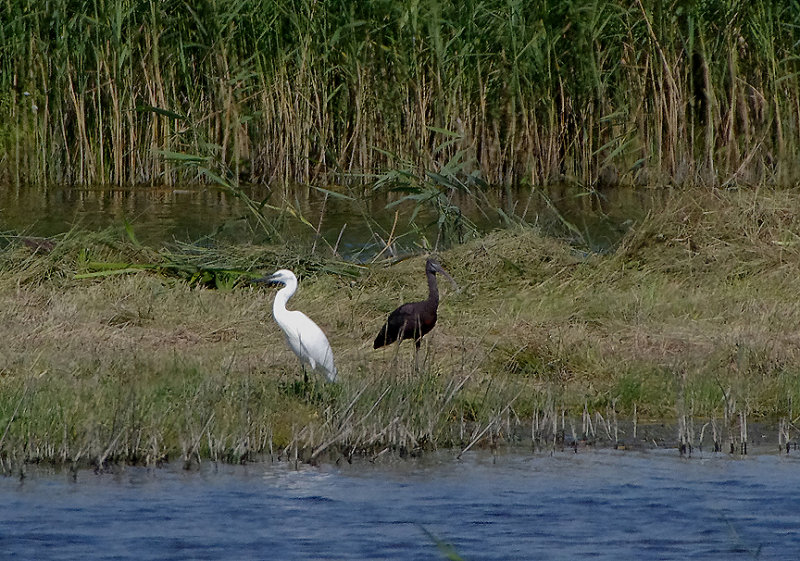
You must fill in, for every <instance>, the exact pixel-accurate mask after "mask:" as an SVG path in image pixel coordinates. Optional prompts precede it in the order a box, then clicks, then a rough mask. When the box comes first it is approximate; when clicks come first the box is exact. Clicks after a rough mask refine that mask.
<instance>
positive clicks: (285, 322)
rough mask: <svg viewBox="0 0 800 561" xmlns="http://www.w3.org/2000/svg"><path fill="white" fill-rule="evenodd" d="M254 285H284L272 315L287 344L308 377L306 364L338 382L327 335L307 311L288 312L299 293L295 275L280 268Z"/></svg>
mask: <svg viewBox="0 0 800 561" xmlns="http://www.w3.org/2000/svg"><path fill="white" fill-rule="evenodd" d="M253 282H264V283H268V284H283V285H284V287H283V288H281V289H280V290H279V291H278V293H277V294H276V295H275V300H274V301H273V303H272V315H273V317H274V318H275V322H276V323H277V324H278V326H280V328H281V329H282V330H283V333H284V334H285V335H286V343H287V344H288V345H289V348H290V349H292V351H294V354H296V355H297V358H299V359H300V363H301V364H302V365H303V373H304V374H305V365H306V364H308V365H309V366H310V367H311V370H314V371H317V372H319V373H321V374H323V375H324V376H325V378H327V380H328V381H329V382H336V377H337V374H338V372H337V370H336V365H335V364H334V362H333V350H331V345H330V343H328V338H327V337H326V336H325V333H324V332H323V331H322V329H320V328H319V326H318V325H317V324H316V323H314V322H313V321H312V320H311V319H310V318H309V317H308V316H307V315H305V314H304V313H303V312H301V311H298V310H287V309H286V303H287V302H288V301H289V298H291V297H292V296H294V293H295V292H296V291H297V277H296V276H295V274H294V273H293V272H291V271H289V270H288V269H280V270H279V271H275V272H274V273H273V274H272V275H270V276H269V277H263V278H259V279H254V280H253Z"/></svg>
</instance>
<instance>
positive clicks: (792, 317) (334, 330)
mask: <svg viewBox="0 0 800 561" xmlns="http://www.w3.org/2000/svg"><path fill="white" fill-rule="evenodd" d="M799 204H800V195H797V194H794V193H789V192H781V191H777V192H760V193H746V192H716V193H708V192H702V193H700V192H694V193H693V194H692V195H691V196H688V197H687V195H686V193H682V194H681V196H680V198H678V197H675V198H672V199H668V201H667V202H666V203H665V208H664V209H663V212H660V213H659V214H658V215H657V216H651V217H650V218H648V219H646V220H644V221H643V222H642V223H640V224H637V225H636V226H635V227H634V228H633V229H632V230H631V231H630V232H629V233H628V235H627V236H626V237H625V239H624V240H623V242H622V244H621V246H620V247H619V248H618V249H617V250H616V251H615V252H613V253H610V254H606V255H585V254H583V253H581V252H579V251H576V250H575V249H574V248H572V247H570V246H569V245H568V244H566V243H565V242H562V241H560V240H557V239H553V238H547V237H544V236H542V235H541V234H540V233H538V232H537V230H535V229H533V228H522V227H520V228H515V229H511V230H504V231H498V232H495V233H492V234H489V235H486V236H484V237H481V238H480V239H477V240H474V241H471V242H469V243H467V244H465V245H462V246H458V247H456V248H453V249H451V250H448V251H446V252H444V253H442V254H441V260H442V262H443V264H444V265H445V266H446V267H447V268H448V269H449V270H450V272H451V273H452V274H453V276H454V277H455V278H456V279H457V280H458V282H459V283H460V284H461V287H462V289H461V291H459V292H455V291H453V290H451V289H449V288H448V286H447V285H445V286H443V291H444V295H443V300H442V304H441V306H440V323H439V324H438V325H437V327H436V329H435V330H434V331H433V333H432V334H431V336H430V337H428V338H427V341H426V343H425V344H424V345H423V349H422V354H421V356H420V367H419V370H415V367H414V360H413V352H412V346H411V345H409V344H405V345H403V346H402V347H400V348H397V347H392V348H390V349H386V350H382V351H373V350H372V348H371V342H372V339H373V338H374V335H375V333H376V332H377V330H378V329H379V328H380V326H381V324H382V322H383V320H384V319H385V316H386V314H387V313H388V312H389V311H390V310H392V309H393V308H394V307H395V306H397V305H398V304H399V303H400V302H401V301H407V300H410V299H413V298H417V297H422V296H424V291H425V287H424V277H423V274H422V269H423V258H422V257H420V258H414V259H409V260H406V261H403V262H400V263H398V264H395V265H392V266H385V265H373V266H364V267H353V266H350V265H344V264H341V263H337V262H334V261H325V260H321V259H320V258H319V257H317V258H307V259H300V258H297V257H291V256H290V255H289V254H288V253H287V250H286V249H281V248H277V249H276V248H266V247H248V246H239V247H235V248H234V247H230V248H217V249H216V251H217V252H218V253H217V259H216V260H215V266H216V267H219V264H220V262H224V264H225V270H226V271H236V270H245V269H258V270H262V271H272V270H274V269H277V268H279V267H285V266H290V267H291V268H293V269H295V270H296V271H298V272H300V273H303V278H302V280H301V285H300V290H299V292H298V294H297V295H296V296H295V298H294V299H293V300H292V301H291V304H292V305H293V306H294V307H295V308H297V309H302V310H303V311H305V312H306V313H308V314H309V315H310V316H311V317H312V318H314V319H315V320H316V321H317V322H318V323H319V324H320V325H321V326H322V327H323V329H324V330H325V331H326V332H327V334H328V336H329V338H330V341H331V344H332V346H333V349H334V352H335V354H336V360H337V365H338V367H339V371H340V375H341V383H340V384H338V385H336V386H330V385H329V386H322V385H317V386H315V387H310V388H304V387H302V383H301V382H300V380H301V373H300V369H299V366H298V362H297V360H296V358H295V357H294V355H292V353H291V352H290V351H289V350H288V348H287V347H286V345H285V343H284V341H283V337H282V334H281V333H280V331H279V329H278V328H277V326H276V325H275V324H274V322H273V321H272V318H271V301H272V292H273V291H272V290H270V289H265V288H264V287H260V288H253V287H250V286H248V285H246V284H238V285H236V286H232V285H231V283H227V282H226V283H218V285H219V287H220V289H216V290H214V289H209V288H206V287H203V286H200V285H198V284H197V282H198V280H205V281H209V279H211V278H212V277H213V274H212V273H213V271H217V272H219V270H221V269H219V268H217V269H213V268H210V267H208V264H209V263H211V261H212V260H211V259H209V255H210V254H209V253H208V251H210V250H208V249H206V250H204V252H198V253H197V254H195V255H193V256H192V255H188V254H186V255H182V256H181V255H178V254H176V253H175V252H169V251H166V250H162V251H160V252H156V251H153V250H150V249H147V248H143V247H140V246H136V245H135V244H132V243H131V242H129V241H126V240H127V239H126V238H125V236H124V235H123V234H120V235H116V234H113V233H104V234H81V233H72V234H70V235H68V236H66V237H64V238H63V239H59V240H57V241H56V244H55V246H54V247H52V248H51V247H50V246H49V245H46V244H45V245H41V244H40V245H39V246H38V249H36V248H35V247H34V244H31V243H30V242H29V243H27V244H23V243H20V242H18V241H12V243H11V244H10V245H9V246H8V247H7V248H6V250H5V251H4V252H3V253H2V259H3V261H2V263H0V279H1V280H2V282H0V317H1V319H2V321H0V338H2V340H3V342H4V343H3V347H2V352H1V353H0V461H2V465H3V466H4V467H5V468H6V469H9V466H11V465H18V463H19V462H21V461H24V460H27V461H35V460H44V461H56V462H65V463H76V464H81V463H95V464H102V463H103V462H104V461H131V462H143V463H157V462H159V461H161V460H165V459H170V460H176V459H183V460H187V461H192V460H196V459H202V458H215V459H223V460H230V461H238V460H241V459H246V458H250V457H253V456H254V455H257V454H263V453H267V454H272V455H275V456H281V457H284V458H286V457H289V458H291V457H295V455H296V456H297V457H298V458H300V459H305V460H310V459H321V458H326V459H328V458H334V459H338V458H341V457H343V456H344V457H347V456H348V455H352V454H361V453H366V454H368V455H374V454H380V453H381V452H382V451H387V450H389V451H396V452H400V453H412V452H414V451H418V450H423V449H426V448H433V447H445V446H456V447H462V448H466V447H468V446H469V445H470V444H473V443H477V444H479V445H482V446H484V445H494V444H497V443H503V442H517V441H525V442H530V441H531V439H533V443H534V444H535V445H545V444H548V445H552V444H553V443H554V442H556V441H561V439H564V440H565V441H567V442H569V441H572V440H573V439H575V440H581V439H588V440H593V439H596V438H601V437H603V438H605V439H609V440H611V441H612V442H613V441H615V440H617V439H619V440H620V441H622V442H626V443H627V444H629V445H630V444H635V442H636V437H635V436H634V433H633V432H632V428H631V427H632V424H633V423H640V424H642V423H645V422H649V421H662V420H668V421H670V422H676V423H677V424H678V426H679V427H680V434H673V435H672V436H673V437H672V438H670V439H668V441H667V445H676V444H678V443H681V442H682V443H684V444H687V445H694V446H697V445H700V444H702V445H704V446H706V447H709V448H710V447H712V446H714V445H717V446H720V447H722V448H724V449H726V450H727V449H728V447H729V446H735V447H736V448H737V449H739V447H740V446H741V441H742V438H743V437H744V440H745V441H746V440H747V437H746V436H744V432H745V428H746V422H747V421H750V422H753V421H766V422H769V423H775V424H780V426H781V427H782V429H783V430H782V435H783V436H788V437H790V438H796V428H795V424H794V423H795V422H796V421H797V418H796V417H797V415H798V413H797V404H798V403H800V354H799V353H798V350H797V349H798V344H797V343H798V341H797V339H798V333H800V312H799V311H798V308H797V306H796V305H795V304H794V302H795V299H796V295H797V294H798V293H799V291H800V259H798V257H800V256H799V255H798V234H800V224H798V218H797V214H796V212H795V211H794V209H796V208H797V207H798V205H799ZM193 260H194V261H193ZM111 262H115V263H129V264H131V263H148V264H150V265H151V266H152V265H154V264H158V263H160V264H161V266H160V267H158V268H150V269H147V270H140V271H128V272H125V273H122V274H114V275H111V274H108V270H107V268H103V267H101V265H100V264H99V263H105V264H108V263H111ZM177 262H180V263H182V268H180V267H176V266H175V263H177ZM203 263H205V264H206V267H207V272H208V271H212V273H209V274H208V275H206V276H205V277H204V276H203V275H196V274H192V273H191V267H193V266H198V265H202V264H203ZM118 266H121V265H118ZM326 268H327V269H326ZM326 270H328V271H331V270H336V271H339V274H332V273H326V272H325V271H326ZM92 273H99V275H100V276H96V277H92V276H88V277H87V276H86V275H91V274H92ZM229 274H231V275H235V273H229ZM76 275H78V276H79V278H76ZM209 275H211V276H209ZM226 278H227V277H226ZM187 281H188V282H187ZM623 422H624V423H625V426H626V427H627V428H626V429H625V430H621V429H620V427H621V426H622V423H623ZM620 430H621V432H620ZM771 430H772V429H771ZM774 430H777V429H774Z"/></svg>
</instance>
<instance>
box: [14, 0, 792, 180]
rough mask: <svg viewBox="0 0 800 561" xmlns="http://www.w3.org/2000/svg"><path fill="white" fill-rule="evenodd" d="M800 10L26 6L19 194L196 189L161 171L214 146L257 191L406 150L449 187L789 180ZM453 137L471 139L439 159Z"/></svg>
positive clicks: (575, 1) (787, 5) (21, 27)
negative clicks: (468, 164)
mask: <svg viewBox="0 0 800 561" xmlns="http://www.w3.org/2000/svg"><path fill="white" fill-rule="evenodd" d="M798 13H800V6H798V3H797V0H791V1H788V2H781V3H769V2H728V1H722V0H720V1H703V2H687V1H685V0H671V1H669V2H653V1H652V0H646V1H643V2H641V3H639V2H634V3H631V2H626V1H623V0H594V1H592V2H585V1H582V0H570V1H564V2H546V1H544V0H529V1H519V0H517V1H512V2H500V1H498V0H481V1H472V2H444V3H442V2H438V1H436V0H421V1H419V2H413V3H397V2H391V1H388V0H381V1H377V2H362V3H352V2H342V1H334V2H313V1H309V0H296V1H292V2H285V1H282V0H235V1H230V2H223V1H220V0H207V1H203V2H199V3H196V4H192V5H191V6H189V5H187V3H185V2H183V1H181V0H91V1H90V0H54V1H51V2H47V3H44V4H43V3H42V2H39V1H37V0H21V1H19V2H12V1H10V0H6V2H5V3H4V4H3V9H2V10H0V117H1V119H0V123H2V125H0V159H2V160H3V161H5V162H7V163H8V165H6V166H4V169H5V170H7V171H6V172H5V174H6V177H4V178H3V179H15V180H18V181H28V182H40V183H45V182H78V183H84V184H88V183H118V184H135V183H141V182H145V183H152V182H176V181H186V180H197V179H199V178H198V176H197V175H192V174H188V173H187V172H186V170H183V169H180V168H177V167H175V166H174V165H173V164H172V163H170V162H164V161H163V160H162V159H160V158H159V157H158V154H157V153H158V151H177V150H176V148H178V149H179V150H180V151H184V152H187V153H193V154H206V153H207V152H208V149H209V147H213V150H214V152H215V157H217V158H219V159H220V160H221V161H223V162H224V163H225V164H226V166H227V167H229V168H230V169H231V170H232V171H233V174H234V175H235V177H236V178H237V179H241V180H243V181H264V182H266V181H271V180H274V179H280V180H299V181H305V182H308V181H310V180H313V179H323V178H325V179H328V180H334V179H339V178H341V177H342V175H341V174H342V173H352V172H368V173H377V172H380V171H381V170H384V169H386V168H387V164H388V163H389V158H388V157H387V154H397V155H398V156H399V157H400V158H401V159H402V160H403V161H409V162H412V163H413V166H414V168H415V169H425V170H436V169H439V168H440V167H441V166H443V165H444V164H446V162H448V161H450V160H452V158H453V157H454V155H455V154H456V153H457V152H458V151H459V150H464V151H468V152H469V154H470V159H471V160H474V161H475V162H477V165H478V166H479V169H480V170H481V172H482V174H483V178H484V179H485V180H486V181H487V182H489V183H491V184H498V183H514V182H534V183H539V182H544V181H548V180H552V179H565V178H566V179H568V180H574V181H577V182H579V183H581V184H584V185H591V184H592V183H594V182H595V181H596V180H597V179H598V177H600V174H601V171H602V170H604V169H610V168H612V167H613V168H614V169H618V170H619V171H620V173H621V174H622V176H623V178H627V179H628V180H631V181H632V180H634V175H635V174H636V178H637V179H638V180H644V179H643V178H646V179H647V180H648V182H666V181H675V182H676V183H682V182H686V181H699V180H703V181H708V182H725V181H730V182H736V183H753V184H760V183H763V182H766V181H772V180H776V181H778V182H779V183H787V182H789V181H791V180H796V179H797V177H798V172H797V166H796V162H794V161H793V160H792V156H791V155H792V154H796V153H797V149H798V140H797V138H798V134H797V132H798V130H800V122H799V121H798V119H800V116H799V115H798V114H797V111H796V107H797V105H798V91H800V87H799V86H798V79H799V78H798V77H799V76H800V59H798V57H797V55H796V47H797V44H798V40H800V35H798V34H800V31H799V30H800V25H798V23H800V22H799V21H798V17H799V16H798V15H797V14H798ZM186 120H193V121H195V122H197V123H198V124H199V126H198V127H197V128H196V130H194V131H192V134H191V138H190V139H186V138H185V136H186V133H187V127H186ZM437 130H450V131H458V132H459V137H460V138H461V139H462V140H461V141H459V142H458V143H454V144H453V145H451V146H449V147H447V148H446V149H443V150H440V151H438V152H437V151H436V150H435V148H436V144H437V142H436V138H437V134H438V133H437ZM376 148H377V150H376ZM431 179H432V178H431ZM426 180H427V178H426Z"/></svg>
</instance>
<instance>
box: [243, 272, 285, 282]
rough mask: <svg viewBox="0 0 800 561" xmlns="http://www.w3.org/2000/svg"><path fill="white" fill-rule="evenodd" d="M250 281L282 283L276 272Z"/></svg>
mask: <svg viewBox="0 0 800 561" xmlns="http://www.w3.org/2000/svg"><path fill="white" fill-rule="evenodd" d="M250 282H251V283H256V282H263V283H264V284H283V281H282V280H280V279H279V277H278V274H277V273H274V274H272V275H270V276H268V277H261V278H257V279H252V280H250Z"/></svg>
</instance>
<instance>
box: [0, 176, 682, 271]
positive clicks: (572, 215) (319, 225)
mask: <svg viewBox="0 0 800 561" xmlns="http://www.w3.org/2000/svg"><path fill="white" fill-rule="evenodd" d="M246 193H247V194H248V196H250V197H251V198H252V199H253V200H255V201H257V202H260V201H266V202H267V203H268V204H270V205H274V206H276V207H280V208H286V207H291V208H292V210H293V212H296V213H298V214H299V215H301V216H303V217H304V218H305V219H306V220H307V222H308V223H307V224H305V223H302V222H301V221H299V220H296V219H294V218H292V217H291V215H289V214H286V213H283V214H281V213H280V212H276V211H274V210H269V209H265V210H264V214H265V216H266V218H267V221H268V222H269V223H271V224H274V225H275V227H276V228H278V229H279V230H280V231H281V232H282V233H283V234H284V235H285V237H286V238H287V239H291V240H294V241H298V242H302V243H312V242H313V241H314V240H315V239H316V241H317V242H318V243H317V246H318V247H320V248H324V249H325V250H328V249H331V248H335V249H336V252H337V253H338V254H339V255H341V256H342V257H344V258H346V259H354V260H359V259H369V258H370V257H371V256H373V255H374V254H375V253H377V252H378V251H380V250H381V249H383V248H384V246H385V244H384V241H385V240H386V239H388V238H389V237H390V233H391V234H392V235H391V238H392V239H393V240H396V243H397V244H398V245H399V246H400V247H399V249H400V250H407V249H408V248H411V247H414V246H416V245H419V244H422V243H423V240H422V238H423V237H424V238H426V241H425V242H424V243H425V244H427V246H428V247H432V246H434V245H435V244H436V235H437V234H436V221H437V216H436V215H435V213H434V212H433V211H432V209H431V208H429V207H428V206H426V205H422V207H421V208H420V209H416V210H417V211H418V212H415V206H414V204H413V203H404V204H401V205H398V206H392V204H393V202H396V200H397V198H399V196H395V197H394V198H392V196H389V195H386V194H373V193H372V192H371V191H370V190H369V189H366V190H361V191H358V192H354V191H350V192H349V194H346V197H347V198H340V197H326V196H325V195H324V194H323V193H322V192H321V191H319V190H316V189H314V188H313V187H308V186H293V187H282V188H279V189H269V188H267V187H253V188H249V189H248V190H247V191H246ZM665 196H667V195H666V193H665V192H664V191H658V190H652V189H650V190H648V189H622V188H620V189H615V190H611V191H608V192H606V193H597V192H595V193H592V194H590V193H587V192H586V191H585V190H582V189H577V188H566V187H552V188H548V190H547V191H546V192H545V191H543V190H540V189H534V190H531V189H527V190H514V191H510V190H506V191H500V190H497V191H492V192H488V193H485V194H484V195H483V196H482V199H481V202H480V203H478V202H477V200H476V199H474V198H469V197H462V198H461V199H458V198H456V199H454V200H453V202H454V203H455V204H456V205H457V206H458V208H460V209H461V211H462V212H463V214H464V216H465V217H466V218H467V219H469V220H470V221H471V222H473V223H474V224H475V226H476V227H477V229H478V230H479V231H487V230H491V229H494V228H498V227H505V226H507V225H508V221H509V219H510V220H513V221H515V222H524V223H527V224H532V225H535V226H537V227H540V228H541V229H542V231H544V232H545V233H549V234H553V235H559V236H565V237H572V238H577V239H573V241H574V242H577V245H579V246H584V247H585V248H586V249H589V250H591V251H604V250H606V249H608V248H610V247H611V246H613V245H614V244H615V243H616V242H617V241H618V240H619V239H620V237H621V236H622V235H623V234H624V233H625V231H627V229H628V228H629V227H630V225H631V224H633V223H634V222H635V221H637V220H639V219H641V218H642V217H643V216H644V215H645V214H647V212H648V211H649V210H650V209H651V208H652V207H653V206H654V205H655V204H658V201H661V200H662V199H663V198H664V197H665ZM387 205H389V207H388V208H387ZM396 213H397V214H396ZM249 218H252V215H251V212H250V211H249V210H248V209H247V207H246V206H245V205H244V204H243V203H242V202H241V201H240V200H239V199H237V198H236V197H233V196H231V195H230V194H228V193H226V192H223V191H221V190H219V189H217V188H214V187H204V186H199V187H198V186H193V187H188V188H177V189H176V188H172V187H153V188H76V187H43V188H33V187H30V188H19V189H17V188H12V187H8V186H5V187H4V186H0V234H1V233H7V234H21V235H25V236H48V237H49V236H54V235H57V234H61V233H63V232H67V231H69V230H70V229H72V228H80V229H88V230H101V229H105V228H114V227H117V228H120V229H121V226H122V225H123V224H124V223H126V222H127V223H129V224H130V225H131V227H132V229H133V231H134V232H135V234H136V236H137V238H138V239H139V240H140V241H142V242H143V243H146V244H148V245H159V244H163V243H169V242H173V241H181V242H194V241H197V240H199V239H200V238H203V237H212V238H214V239H216V240H219V241H224V242H240V243H241V242H244V243H247V242H251V241H254V242H259V241H263V240H260V239H259V236H258V232H257V231H254V230H253V228H252V221H250V220H248V219H249ZM395 220H396V222H395ZM309 224H310V226H309ZM256 230H257V229H256Z"/></svg>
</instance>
